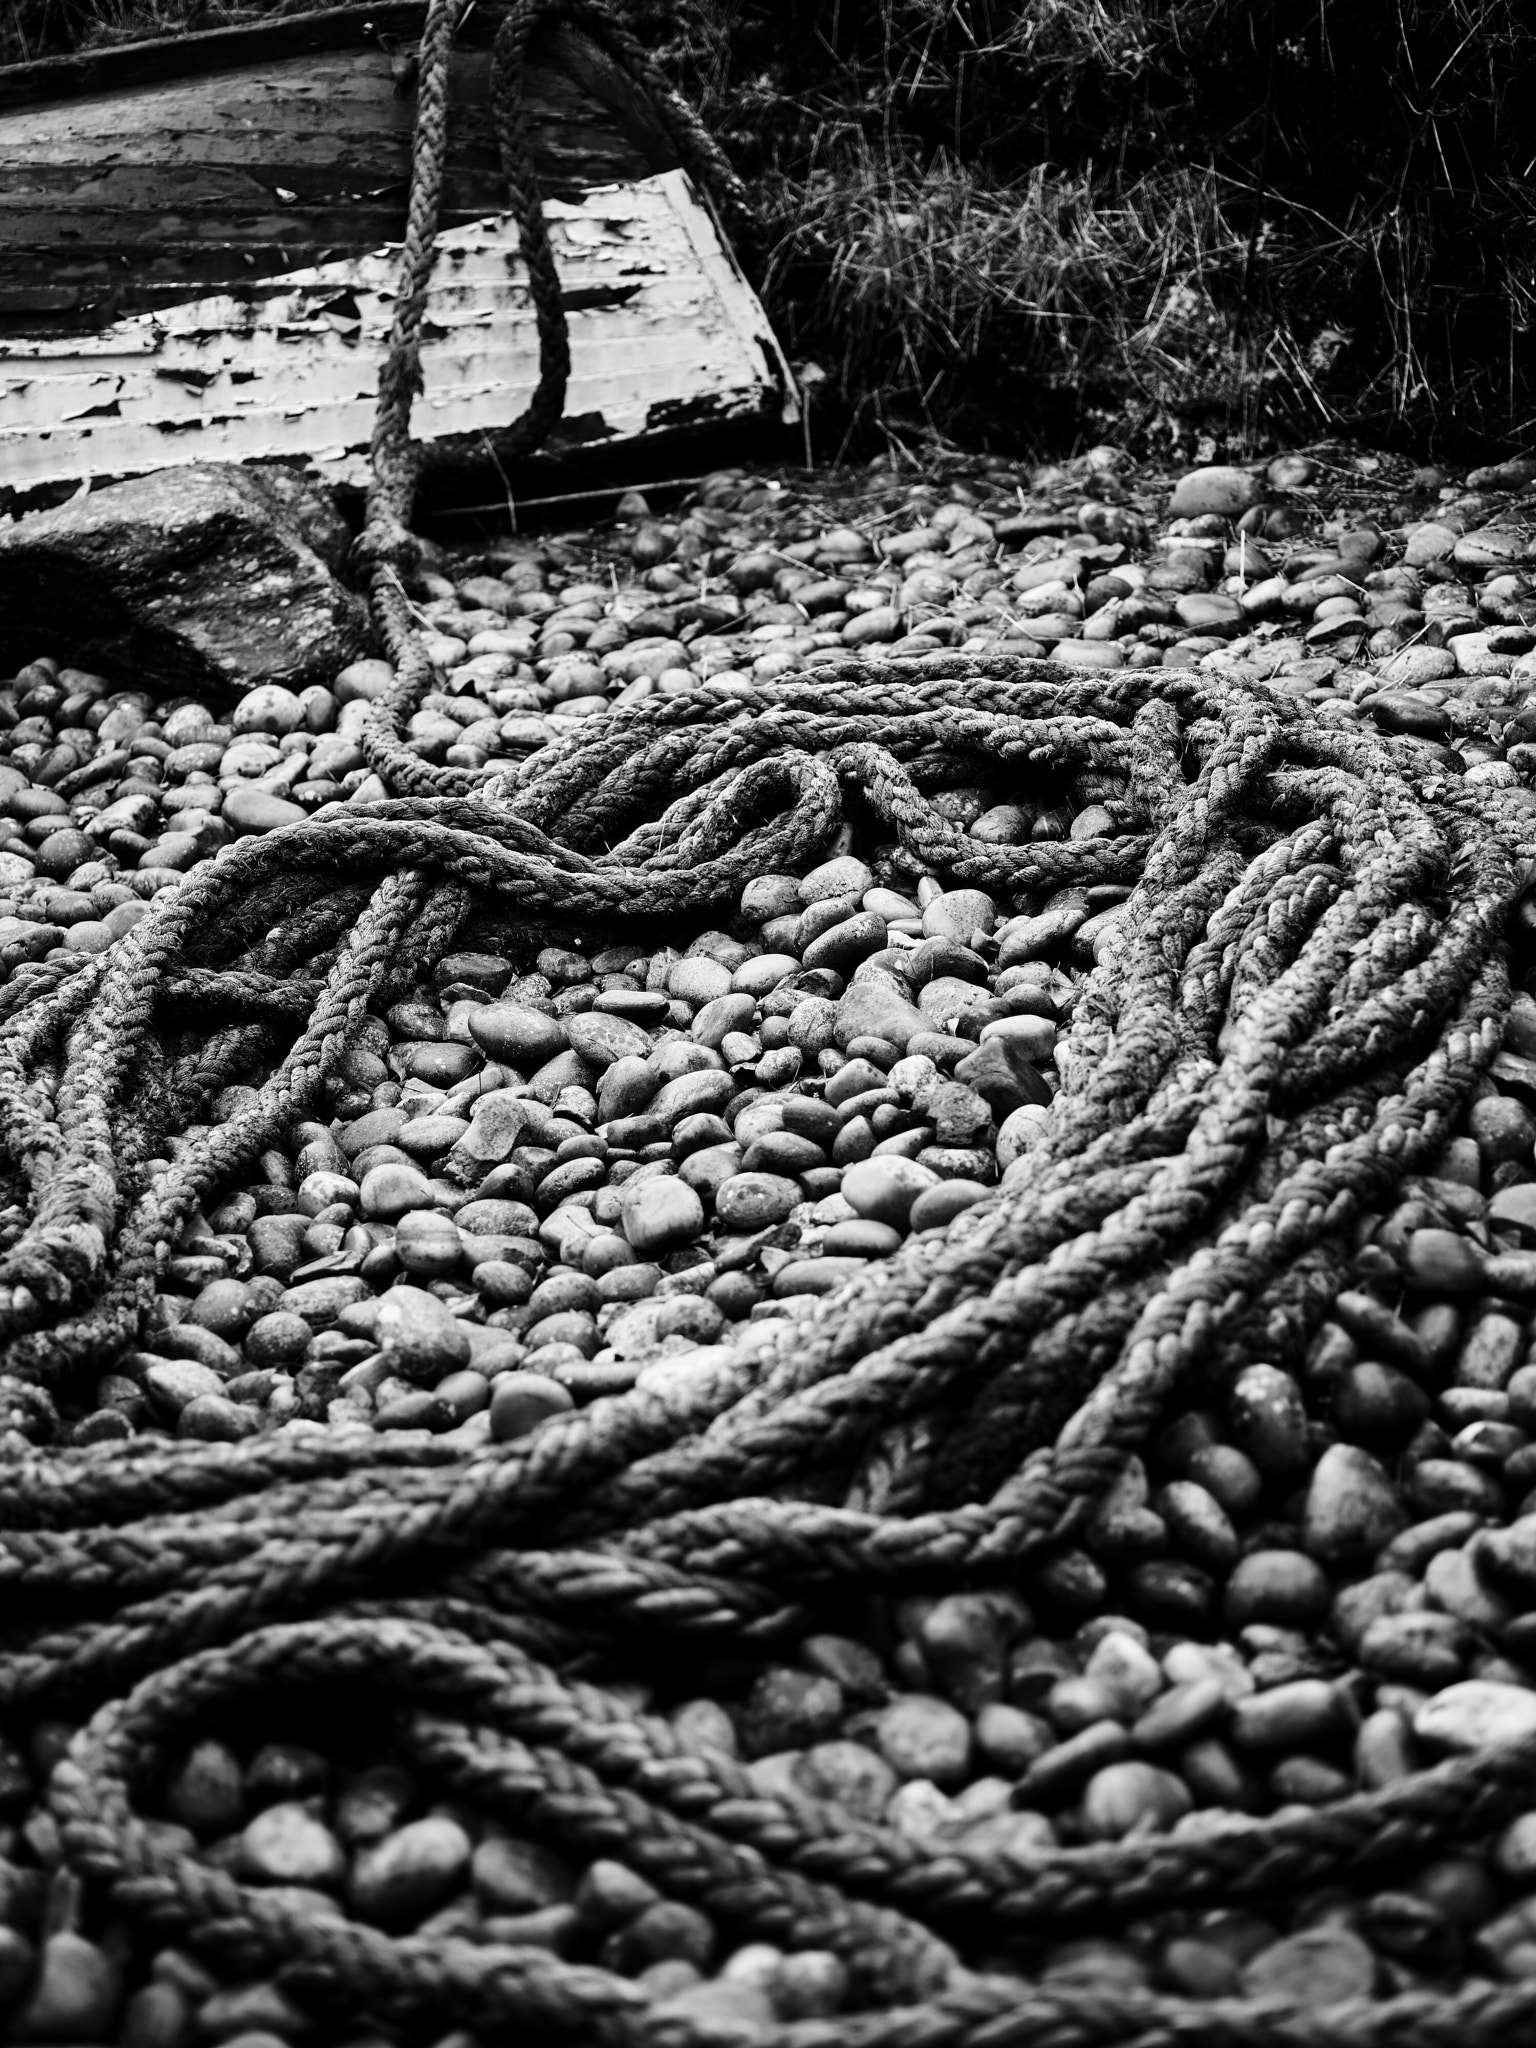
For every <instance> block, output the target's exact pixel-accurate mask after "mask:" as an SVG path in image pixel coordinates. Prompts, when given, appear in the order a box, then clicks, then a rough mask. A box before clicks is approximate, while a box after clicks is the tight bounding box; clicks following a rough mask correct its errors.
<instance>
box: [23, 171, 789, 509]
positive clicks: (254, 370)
mask: <svg viewBox="0 0 1536 2048" xmlns="http://www.w3.org/2000/svg"><path fill="white" fill-rule="evenodd" d="M545 214H546V217H547V219H548V222H549V229H550V240H551V243H552V245H553V248H554V254H555V261H556V265H557V268H558V270H559V273H560V280H561V285H562V289H563V291H564V293H565V295H566V297H567V299H568V300H574V301H575V303H574V304H573V305H572V306H571V307H570V309H569V311H568V320H569V326H570V338H571V378H570V385H569V390H568V393H567V398H566V412H567V415H568V416H570V417H573V418H576V417H583V418H589V419H591V418H596V419H600V420H601V422H602V427H601V431H600V433H599V434H598V435H597V438H604V437H609V438H619V437H623V436H628V435H634V434H639V433H642V432H644V431H646V430H647V428H648V427H650V426H654V424H655V420H656V417H657V409H658V408H662V409H665V408H666V407H668V406H676V407H678V408H679V409H682V408H692V409H693V410H694V411H695V412H696V413H697V415H698V416H699V417H700V418H704V417H712V418H715V419H721V420H725V419H732V418H736V419H741V418H751V417H757V418H761V417H764V416H768V417H775V416H776V417H779V418H782V419H783V420H784V421H786V422H793V421H794V420H795V419H796V418H798V411H797V407H796V402H795V387H794V380H793V378H792V377H791V376H790V373H789V371H788V368H787V366H786V365H785V363H784V360H783V357H782V355H781V354H780V352H779V348H778V344H777V342H776V341H775V339H774V336H773V332H772V330H771V328H770V327H769V325H768V321H767V317H766V315H765V314H764V312H763V309H762V307H761V305H760V304H759V303H758V301H757V299H756V297H755V295H754V294H753V292H752V291H751V289H750V287H749V286H748V285H747V283H746V281H745V279H744V278H743V277H742V275H741V272H740V271H739V270H738V268H737V267H736V265H735V263H734V262H733V261H732V259H731V257H730V255H729V253H728V252H727V250H726V249H725V247H724V245H723V244H722V241H721V238H720V236H719V234H718V232H717V230H716V228H715V225H714V222H713V220H712V219H711V217H710V215H709V213H708V212H707V211H706V209H705V208H704V206H703V205H701V203H700V201H699V199H698V197H697V195H696V194H695V192H694V189H693V187H692V185H691V184H690V182H689V180H688V178H687V176H686V175H685V174H684V173H683V172H682V171H667V172H664V173H662V174H660V175H659V176H656V177H651V178H645V179H642V180H639V181H637V182H635V183H633V184H626V185H619V186H608V187H597V188H594V189H593V190H592V191H591V192H589V193H588V194H586V195H585V197H584V198H583V200H582V201H581V203H580V204H572V203H567V202H564V201H560V200H550V201H547V202H546V205H545ZM398 262H399V252H398V250H397V249H396V248H394V247H392V246H390V247H384V248H381V249H378V250H375V251H373V252H372V253H370V254H369V255H367V256H364V257H361V258H349V259H347V260H344V261H339V262H332V263H324V264H320V265H318V266H315V267H312V268H309V269H304V270H295V271H291V272H288V273H286V274H284V275H282V276H278V277H272V278H266V279H263V280H261V281H260V282H259V283H257V282H253V284H252V286H251V288H250V296H249V298H247V297H245V296H244V295H241V296H235V295H232V294H217V295H213V296H210V297H205V298H201V299H196V300H192V301H190V302H188V303H187V304H185V305H180V306H174V307H164V308H161V309H159V310H157V311H155V312H153V313H143V314H138V315H135V316H133V317H132V318H130V319H125V320H121V321H118V322H117V323H116V324H115V325H113V326H110V327H107V328H103V329H102V330H100V331H99V332H97V333H95V334H90V335H73V336H68V337H63V338H57V339H40V340H32V341H27V340H16V339H13V340H10V341H8V342H7V343H6V344H5V345H4V347H5V355H4V360H0V488H3V489H8V490H9V491H12V492H15V493H18V494H25V493H27V492H29V491H33V490H36V489H38V488H40V487H42V486H46V485H57V484H60V483H68V482H73V483H81V482H86V481H89V480H91V479H96V480H105V479H106V478H108V477H122V476H133V475H141V474H143V473H145V472H147V471H150V470H156V469H162V468H165V467H167V466H168V465H171V464H176V463H186V462H201V461H228V462H238V461H247V460H254V459H261V458H266V457H273V456H288V457H296V456H305V455H309V456H314V457H316V458H317V459H318V462H319V465H320V467H321V469H322V470H323V471H324V472H325V474H326V475H327V476H328V477H329V478H330V480H331V481H333V482H345V483H349V484H362V483H364V482H365V481H366V479H367V450H368V439H369V435H370V433H371V431H372V425H373V408H374V394H375V390H376V386H377V382H378V373H379V368H380V364H381V362H382V360H383V355H384V350H385V346H386V343H387V340H388V334H389V323H390V319H391V315H392V312H393V306H394V299H395V286H396V278H397V272H398ZM584 292H600V293H603V294H604V295H605V297H606V295H607V294H610V293H613V294H616V295H621V296H616V297H615V298H614V299H613V300H612V301H611V302H607V303H602V304H594V305H591V306H582V305H581V304H580V299H581V295H582V294H583V293H584ZM341 298H345V300H346V301H347V306H346V309H345V310H344V311H343V312H340V313H338V311H337V310H336V301H337V300H338V299H341ZM353 309H355V314H356V318H355V319H354V318H353V317H352V311H353ZM424 333H425V337H426V339H425V342H424V346H423V351H422V367H423V373H424V379H425V389H424V392H423V395H422V397H421V398H420V399H419V400H418V401H417V405H416V409H415V416H414V428H415V432H416V433H417V435H418V436H419V437H420V438H422V439H424V440H430V439H437V438H440V437H443V436H447V435H464V434H470V435H473V434H482V433H489V432H493V431H494V430H495V429H497V428H499V427H504V426H506V425H507V424H508V423H509V422H510V421H511V420H513V419H515V418H516V417H517V415H518V414H519V413H521V412H522V410H523V409H524V407H525V406H526V404H527V402H528V400H529V398H530V397H531V395H532V392H533V389H534V386H535V384H536V383H537V381H538V343H537V336H536V334H535V331H534V324H533V315H532V310H531V307H530V304H529V299H528V293H527V289H526V286H525V284H524V283H523V281H522V263H521V258H520V256H519V254H518V248H517V230H516V227H515V225H514V223H513V222H512V220H511V218H510V217H509V216H507V215H497V216H494V217H492V218H490V219H486V220H482V221H477V222H475V223H473V224H472V225H470V226H468V227H463V228H458V229H454V230H451V231H449V232H447V233H445V234H443V235H442V236H441V238H440V241H439V247H438V260H437V265H436V268H435V271H434V277H433V287H432V291H431V295H430V298H429V301H428V306H427V317H426V326H425V329H424ZM104 404H115V406H116V412H115V414H113V415H110V416H104V415H102V414H101V413H99V412H97V413H96V414H95V416H94V417H91V418H89V419H86V418H83V417H82V415H84V414H86V413H87V412H90V411H91V409H92V408H96V407H100V406H102V405H104ZM662 416H664V410H663V415H662Z"/></svg>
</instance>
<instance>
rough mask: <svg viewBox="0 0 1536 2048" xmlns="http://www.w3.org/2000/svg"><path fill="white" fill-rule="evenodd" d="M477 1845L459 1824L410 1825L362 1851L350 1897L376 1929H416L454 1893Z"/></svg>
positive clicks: (444, 1821)
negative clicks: (421, 1921)
mask: <svg viewBox="0 0 1536 2048" xmlns="http://www.w3.org/2000/svg"><path fill="white" fill-rule="evenodd" d="M473 1847H474V1845H473V1844H472V1842H471V1841H470V1838H469V1836H468V1835H467V1834H466V1833H465V1831H464V1830H463V1828H461V1827H460V1826H459V1824H458V1822H457V1821H453V1820H447V1819H444V1818H440V1817H429V1818H427V1819H426V1820H417V1821H411V1822H410V1823H409V1824H408V1825H407V1826H405V1827H403V1828H399V1829H397V1830H396V1832H395V1833H393V1834H390V1835H386V1836H385V1837H384V1839H383V1840H382V1841H380V1842H375V1843H373V1844H372V1845H371V1846H370V1847H368V1848H366V1849H364V1850H363V1851H362V1853H361V1854H360V1855H359V1856H358V1858H357V1860H356V1862H355V1863H354V1865H353V1867H352V1876H351V1884H350V1888H349V1890H350V1898H351V1903H352V1909H353V1911H354V1912H355V1913H356V1914H357V1915H358V1917H359V1918H360V1919H363V1920H369V1921H372V1922H373V1924H374V1925H375V1926H378V1927H388V1928H404V1927H411V1926H414V1925H415V1924H416V1923H417V1922H418V1921H419V1920H421V1919H423V1918H424V1917H425V1916H426V1915H427V1914H428V1913H430V1912H431V1911H432V1910H433V1908H434V1907H435V1906H437V1905H439V1904H441V1902H442V1901H443V1900H444V1899H445V1898H446V1897H447V1896H448V1895H449V1894H450V1893H451V1892H452V1891H453V1890H454V1889H455V1887H456V1886H457V1885H458V1884H459V1883H460V1881H461V1880H462V1879H463V1878H464V1876H465V1875H466V1873H467V1872H468V1870H469V1862H470V1856H471V1854H472V1853H473Z"/></svg>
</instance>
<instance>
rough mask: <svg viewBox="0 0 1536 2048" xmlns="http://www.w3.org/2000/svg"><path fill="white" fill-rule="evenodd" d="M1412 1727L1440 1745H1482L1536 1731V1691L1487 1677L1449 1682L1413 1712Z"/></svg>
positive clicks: (1518, 1739) (1465, 1747) (1493, 1745)
mask: <svg viewBox="0 0 1536 2048" xmlns="http://www.w3.org/2000/svg"><path fill="white" fill-rule="evenodd" d="M1413 1732H1414V1734H1415V1735H1416V1736H1418V1738H1419V1740H1420V1741H1421V1742H1424V1743H1427V1744H1429V1745H1431V1746H1432V1747H1433V1748H1436V1749H1452V1750H1478V1749H1492V1748H1496V1747H1497V1746H1499V1745H1500V1744H1502V1743H1507V1742H1523V1741H1525V1740H1526V1739H1527V1738H1528V1737H1529V1736H1531V1735H1536V1692H1530V1691H1527V1690H1526V1689H1525V1688H1524V1687H1523V1686H1518V1685H1508V1684H1504V1683H1503V1682H1501V1681H1497V1680H1493V1679H1486V1678H1468V1679H1464V1680H1463V1681H1462V1682H1461V1683H1460V1684H1457V1685H1448V1686H1447V1687H1446V1688H1445V1690H1444V1691H1443V1692H1438V1693H1436V1694H1435V1696H1434V1697H1433V1698H1432V1699H1429V1700H1426V1701H1425V1702H1424V1704H1423V1706H1421V1707H1420V1708H1419V1710H1418V1711H1417V1713H1416V1714H1415V1715H1414V1717H1413Z"/></svg>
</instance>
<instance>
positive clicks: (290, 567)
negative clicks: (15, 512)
mask: <svg viewBox="0 0 1536 2048" xmlns="http://www.w3.org/2000/svg"><path fill="white" fill-rule="evenodd" d="M348 539H349V535H348V530H347V527H346V525H345V523H344V521H343V520H342V519H341V517H340V515H339V514H338V513H337V512H336V510H335V508H334V507H333V505H332V504H331V501H330V499H329V497H328V496H327V495H326V494H325V493H324V492H323V491H321V490H320V489H319V488H318V487H317V486H316V485H314V484H311V483H309V482H307V481H306V480H305V479H304V478H303V477H301V476H299V475H298V474H297V473H296V472H295V471H293V470H288V469H283V468H282V467H280V466H279V465H276V464H268V465H265V466H263V467H260V468H245V469H242V468H238V467H237V466H236V465H234V464H233V463H205V464H193V465H191V466H189V467H187V468H183V469H173V470H163V471H161V472H160V473H159V474H158V475H156V476H145V477H137V478H134V479H133V480H132V481H130V482H128V483H121V484H113V485H110V486H109V487H108V488H107V489H105V490H100V491H93V492H91V493H90V494H89V495H88V496H86V497H83V498H73V499H71V500H70V501H69V503H68V504H65V505H58V506H55V507H53V508H52V509H51V510H49V511H46V512H34V513H32V514H30V515H29V516H28V517H26V518H24V519H20V520H18V521H17V522H16V523H15V524H14V525H13V526H9V527H6V528H4V529H0V673H8V672H9V671H10V670H11V669H13V668H16V667H19V666H20V665H21V664H22V663H23V662H26V661H30V660H32V658H33V657H34V656H35V655H36V654H37V653H38V651H39V650H40V649H43V648H46V649H47V650H48V651H49V652H50V653H51V654H54V655H57V656H59V657H60V658H62V659H65V660H67V661H69V662H71V663H74V664H75V665H77V666H79V667H81V668H86V669H91V670H94V671H96V672H98V673H100V674H103V675H108V676H111V677H113V678H114V679H115V680H120V681H122V682H123V683H124V684H129V683H131V684H134V685H137V686H139V687H149V688H152V689H157V690H162V691H165V692H166V693H168V694H170V693H180V692H182V691H185V692H187V693H189V694H195V695H199V696H215V697H217V696H230V695H237V696H243V695H244V694H245V693H246V691H247V690H249V689H251V688H252V687H253V686H254V685H256V684H260V683H281V684H283V685H285V686H287V687H288V688H290V689H298V688H301V687H302V686H303V685H305V684H307V683H311V682H325V683H328V682H329V681H330V680H331V679H332V678H333V677H334V675H335V674H336V672H337V670H338V669H340V668H344V667H345V666H346V665H347V663H349V662H351V661H352V660H354V659H355V658H356V657H357V656H358V655H359V654H360V653H362V652H363V651H364V649H365V646H366V644H367V639H368V616H367V609H366V607H365V605H364V603H363V601H362V599H361V598H360V597H359V596H358V595H357V594H356V593H355V592H353V591H351V590H349V589H348V588H347V587H346V585H345V584H344V583H342V582H341V581H340V580H339V578H338V576H337V573H336V571H337V569H338V568H339V567H340V564H341V561H342V558H343V556H344V554H345V551H346V548H347V545H348Z"/></svg>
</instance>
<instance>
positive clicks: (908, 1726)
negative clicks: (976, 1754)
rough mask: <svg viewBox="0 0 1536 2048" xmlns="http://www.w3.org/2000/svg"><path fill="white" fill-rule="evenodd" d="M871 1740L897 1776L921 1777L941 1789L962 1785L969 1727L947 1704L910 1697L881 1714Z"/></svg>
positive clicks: (965, 1766) (960, 1714)
mask: <svg viewBox="0 0 1536 2048" xmlns="http://www.w3.org/2000/svg"><path fill="white" fill-rule="evenodd" d="M874 1739H875V1744H876V1747H877V1748H878V1749H879V1752H880V1754H881V1756H883V1757H884V1758H885V1760H886V1762H887V1763H888V1764H889V1765H890V1767H891V1769H892V1770H893V1771H895V1773H896V1775H897V1776H898V1777H899V1778H905V1779H926V1780H927V1781H928V1782H929V1783H930V1784H933V1785H937V1786H938V1787H939V1789H940V1790H941V1791H942V1790H944V1789H945V1788H946V1787H948V1786H952V1785H958V1784H960V1783H962V1782H963V1780H964V1778H965V1775H966V1771H967V1769H968V1767H969V1764H970V1760H971V1739H972V1738H971V1724H970V1722H969V1721H968V1720H967V1719H966V1717H965V1716H964V1714H962V1713H959V1712H958V1711H957V1710H956V1709H955V1708H954V1707H952V1706H950V1704H949V1703H948V1701H947V1700H940V1699H934V1698H931V1697H928V1696H925V1695H922V1694H917V1693H913V1694H909V1695H908V1696H907V1697H905V1698H904V1699H899V1700H894V1701H893V1702H892V1703H891V1705H890V1706H888V1707H887V1708H886V1709H885V1710H884V1712H883V1713H882V1714H881V1715H880V1718H879V1721H878V1722H877V1724H876V1727H875V1732H874Z"/></svg>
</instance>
